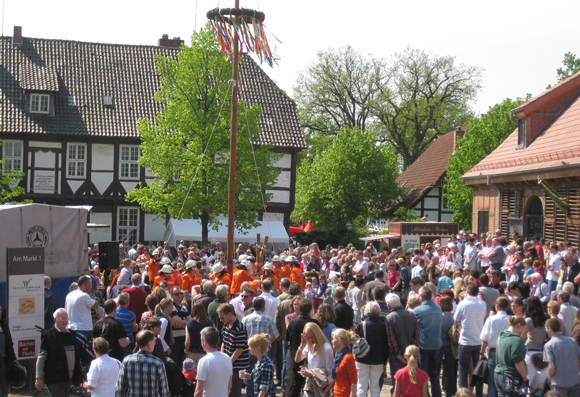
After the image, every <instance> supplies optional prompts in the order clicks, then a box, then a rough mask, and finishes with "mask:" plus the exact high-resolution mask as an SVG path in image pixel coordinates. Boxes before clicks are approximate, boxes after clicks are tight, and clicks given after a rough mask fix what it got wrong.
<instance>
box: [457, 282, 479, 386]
mask: <svg viewBox="0 0 580 397" xmlns="http://www.w3.org/2000/svg"><path fill="white" fill-rule="evenodd" d="M478 294H479V287H478V286H477V285H476V284H469V285H468V286H467V291H466V292H465V299H463V300H462V301H461V302H460V303H459V305H457V310H456V311H455V316H454V317H453V319H454V320H455V324H456V325H457V326H459V327H460V334H459V387H469V384H468V382H467V374H468V373H469V364H470V362H472V361H473V367H474V368H475V366H476V365H477V363H478V362H479V353H480V349H481V338H480V335H481V330H482V329H483V322H484V320H485V316H486V314H487V305H486V304H485V302H484V301H482V300H479V299H477V295H478ZM482 396H483V384H481V385H480V386H477V388H476V397H482Z"/></svg>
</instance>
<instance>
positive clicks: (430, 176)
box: [397, 131, 457, 207]
mask: <svg viewBox="0 0 580 397" xmlns="http://www.w3.org/2000/svg"><path fill="white" fill-rule="evenodd" d="M456 133H457V132H456V131H451V132H448V133H447V134H444V135H441V136H440V137H439V138H437V140H436V141H435V142H433V143H432V144H431V146H429V147H428V148H427V150H425V152H424V153H423V154H422V155H421V156H420V157H419V158H418V159H417V160H416V161H415V162H414V163H413V164H411V166H410V167H409V168H407V169H406V170H405V172H403V173H402V174H401V176H399V177H398V178H397V182H399V185H402V186H404V187H413V189H414V190H412V191H411V194H410V195H409V197H408V198H407V199H406V200H405V206H407V207H412V206H414V205H415V204H416V203H417V201H419V200H420V199H421V197H423V195H424V194H426V193H427V191H426V190H425V189H426V188H428V187H430V186H439V185H441V179H442V177H443V176H444V175H445V169H446V168H447V164H448V162H449V156H450V155H451V154H452V153H453V150H454V148H455V136H456Z"/></svg>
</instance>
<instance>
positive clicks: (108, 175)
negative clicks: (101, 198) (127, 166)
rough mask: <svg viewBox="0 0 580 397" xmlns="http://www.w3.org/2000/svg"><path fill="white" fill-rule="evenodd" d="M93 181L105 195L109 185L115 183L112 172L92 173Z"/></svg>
mask: <svg viewBox="0 0 580 397" xmlns="http://www.w3.org/2000/svg"><path fill="white" fill-rule="evenodd" d="M91 181H92V182H93V184H94V185H95V187H96V188H97V190H98V191H99V193H100V194H103V192H104V191H105V190H107V188H108V187H109V185H110V184H111V183H112V182H113V173H112V172H91Z"/></svg>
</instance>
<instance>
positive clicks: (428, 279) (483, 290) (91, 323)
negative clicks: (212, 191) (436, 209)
mask: <svg viewBox="0 0 580 397" xmlns="http://www.w3.org/2000/svg"><path fill="white" fill-rule="evenodd" d="M90 251H91V252H90V270H89V271H88V274H87V275H83V276H81V277H80V278H79V279H78V282H77V283H74V284H73V285H72V286H71V292H70V293H69V294H68V295H67V297H66V304H65V307H64V308H60V309H58V310H55V311H54V312H52V310H53V309H54V308H53V307H50V304H49V305H47V312H48V313H49V315H47V316H46V319H45V327H46V329H47V331H46V334H45V335H44V337H43V341H42V345H41V348H40V355H39V358H38V361H37V367H36V387H37V388H38V389H39V390H41V389H42V387H44V386H45V385H46V387H48V389H49V390H50V392H51V394H52V396H53V397H56V396H60V395H64V396H66V395H68V393H69V391H70V390H71V387H79V386H82V387H84V388H86V389H88V390H89V391H90V393H91V394H92V395H93V396H112V395H115V396H118V397H121V396H123V397H124V396H169V395H171V396H178V395H190V396H191V395H195V396H196V397H201V396H208V397H214V396H216V397H217V396H224V397H225V396H226V395H227V396H229V397H240V396H242V394H244V389H245V395H246V396H247V397H250V396H251V397H271V396H274V395H275V394H276V393H281V395H282V396H284V397H299V396H304V397H323V396H328V395H330V394H332V395H334V396H335V397H355V396H357V397H363V396H367V395H369V394H370V396H371V397H378V396H379V395H380V393H381V390H382V388H383V386H384V385H383V384H384V383H385V379H387V378H389V377H390V379H391V385H390V392H391V394H392V395H394V396H395V397H400V396H413V397H414V396H421V397H426V396H428V395H430V396H432V397H441V395H442V394H446V395H448V396H452V395H454V396H461V397H464V396H474V395H475V396H477V397H479V396H482V395H483V390H484V388H483V385H484V384H487V396H488V397H495V396H517V395H526V394H528V395H531V396H536V395H537V396H540V395H541V396H543V395H545V393H551V394H550V396H557V395H560V396H570V397H573V396H580V375H579V372H580V369H579V363H580V346H579V343H580V314H579V312H578V307H580V298H578V287H579V284H580V263H579V260H578V252H577V251H576V249H575V248H574V247H571V246H568V245H566V244H565V243H556V242H542V241H541V240H540V238H538V237H534V238H533V239H532V240H531V241H523V240H522V239H521V238H520V237H519V236H518V235H517V234H513V235H512V236H511V239H508V238H507V237H504V236H501V235H500V233H499V231H497V232H496V233H495V234H493V235H491V234H490V235H485V234H484V235H481V236H479V237H478V236H477V235H475V234H470V233H467V232H463V231H462V232H461V233H460V234H459V235H458V236H453V237H452V238H451V239H448V241H445V242H444V243H442V242H441V241H439V240H435V241H433V242H430V243H427V244H425V245H424V246H421V247H419V248H415V249H411V250H404V249H403V248H402V247H392V248H390V249H385V250H383V251H379V250H377V247H376V246H375V245H373V244H372V243H369V244H368V245H367V246H366V247H365V248H364V249H362V250H357V249H356V248H355V247H354V246H353V245H352V244H349V245H348V246H346V247H336V248H335V247H332V246H330V245H328V246H326V248H325V249H324V250H321V249H320V248H319V247H318V245H317V244H316V243H313V244H311V245H310V246H308V247H302V246H301V245H300V244H297V246H296V247H294V246H293V245H290V246H289V247H288V248H287V249H285V250H284V249H280V250H278V252H270V251H261V252H260V249H259V248H258V249H256V248H254V247H251V246H250V247H244V246H242V245H240V246H238V247H237V249H236V252H235V255H234V258H235V268H234V270H233V272H232V273H231V274H230V273H228V272H227V266H226V260H225V258H226V255H225V251H224V249H223V247H221V245H220V244H219V243H217V244H215V246H213V247H209V246H207V247H198V245H197V244H191V245H189V244H188V245H186V244H185V242H183V241H182V242H181V244H179V245H178V246H177V247H173V246H170V245H169V244H168V242H164V243H161V242H158V243H157V244H152V243H150V244H149V245H145V244H136V245H133V246H132V247H130V246H126V245H123V244H121V245H120V246H119V253H120V258H121V260H120V265H119V269H114V270H112V271H111V272H110V275H109V278H108V279H106V280H105V277H106V275H105V274H103V272H101V270H100V269H99V259H98V258H99V255H98V246H97V245H95V246H94V247H91V250H90ZM256 251H257V252H256ZM50 282H51V280H50V278H49V277H45V286H46V293H45V296H46V299H47V300H50V299H51V298H50V295H51V294H50ZM105 285H108V288H105ZM50 313H52V314H53V315H52V316H51V315H50ZM79 335H82V336H83V340H88V341H92V345H91V346H92V349H90V348H89V349H84V350H91V351H92V352H93V353H94V356H95V358H94V359H91V358H89V359H85V360H83V353H84V352H83V348H82V344H81V343H79ZM1 345H2V344H1V343H0V347H2V346H1ZM91 346H89V347H91ZM83 364H84V367H85V368H84V370H83ZM85 373H86V376H85V375H84V374H85Z"/></svg>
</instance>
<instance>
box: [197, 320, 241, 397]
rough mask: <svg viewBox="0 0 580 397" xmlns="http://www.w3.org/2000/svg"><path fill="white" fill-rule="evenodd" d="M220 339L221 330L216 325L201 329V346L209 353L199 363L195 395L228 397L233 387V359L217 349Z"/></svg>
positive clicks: (201, 396) (198, 396)
mask: <svg viewBox="0 0 580 397" xmlns="http://www.w3.org/2000/svg"><path fill="white" fill-rule="evenodd" d="M219 340H220V334H219V331H218V330H217V329H215V328H214V327H206V328H204V329H203V330H202V331H201V347H202V348H203V350H205V352H206V353H207V354H206V355H205V356H204V357H202V358H201V359H200V360H199V361H198V363H197V367H196V369H197V385H196V387H195V397H227V395H228V393H229V391H230V389H231V387H232V373H233V370H232V360H231V359H230V357H228V356H227V355H226V354H224V353H222V352H219V351H217V345H218V342H219ZM224 376H225V377H226V379H227V382H225V380H226V379H224Z"/></svg>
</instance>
